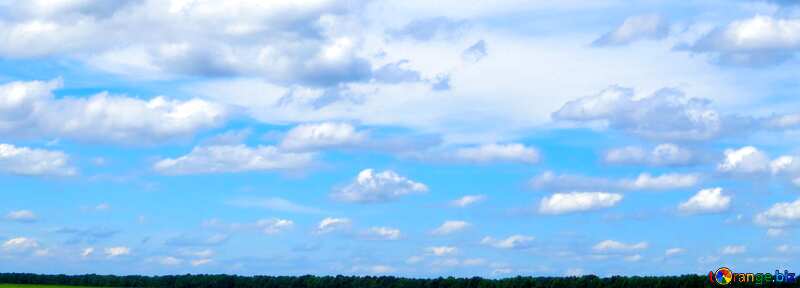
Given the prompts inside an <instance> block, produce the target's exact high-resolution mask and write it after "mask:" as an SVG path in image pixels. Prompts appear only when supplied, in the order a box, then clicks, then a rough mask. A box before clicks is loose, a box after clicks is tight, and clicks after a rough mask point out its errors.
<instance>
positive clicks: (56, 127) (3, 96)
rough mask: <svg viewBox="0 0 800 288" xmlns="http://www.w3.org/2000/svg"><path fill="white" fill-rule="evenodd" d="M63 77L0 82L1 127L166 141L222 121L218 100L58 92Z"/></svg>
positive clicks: (24, 133) (19, 132)
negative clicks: (71, 95)
mask: <svg viewBox="0 0 800 288" xmlns="http://www.w3.org/2000/svg"><path fill="white" fill-rule="evenodd" d="M61 86H62V84H61V80H53V81H49V82H41V81H30V82H11V83H6V84H3V85H0V114H3V116H0V133H3V134H10V135H13V136H16V137H31V136H39V137H45V136H46V137H52V136H54V135H56V136H60V137H67V138H72V139H79V140H91V141H98V142H116V143H123V144H131V143H152V142H162V141H165V140H170V139H174V138H180V137H185V136H190V135H193V134H194V133H195V132H197V131H199V130H202V129H207V128H211V127H215V126H217V125H219V124H220V123H221V122H223V121H224V120H225V118H226V114H227V112H226V111H225V109H224V108H223V107H222V106H220V105H217V104H214V103H211V102H208V101H205V100H199V99H189V100H185V101H181V100H170V99H167V98H165V97H161V96H159V97H155V98H152V99H149V100H141V99H138V98H131V97H126V96H117V95H110V94H108V93H105V92H103V93H100V94H96V95H92V96H89V97H81V98H68V97H64V98H55V96H54V95H53V91H54V90H56V89H58V88H60V87H61Z"/></svg>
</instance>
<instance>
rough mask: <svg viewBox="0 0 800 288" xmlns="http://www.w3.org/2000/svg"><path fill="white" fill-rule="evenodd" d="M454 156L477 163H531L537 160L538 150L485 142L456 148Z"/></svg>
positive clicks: (518, 145) (520, 145)
mask: <svg viewBox="0 0 800 288" xmlns="http://www.w3.org/2000/svg"><path fill="white" fill-rule="evenodd" d="M454 157H455V158H456V159H460V160H464V161H470V162H477V163H489V162H517V163H529V164H532V163H537V162H539V150H537V149H536V148H532V147H526V146H525V145H522V144H516V143H512V144H486V145H481V146H477V147H467V148H460V149H457V150H456V151H455V153H454Z"/></svg>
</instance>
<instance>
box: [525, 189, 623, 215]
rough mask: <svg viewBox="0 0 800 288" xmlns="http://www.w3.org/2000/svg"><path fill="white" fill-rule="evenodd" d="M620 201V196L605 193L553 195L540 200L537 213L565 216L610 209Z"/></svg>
mask: <svg viewBox="0 0 800 288" xmlns="http://www.w3.org/2000/svg"><path fill="white" fill-rule="evenodd" d="M620 200H622V195H621V194H615V193H606V192H570V193H555V194H552V195H550V196H547V197H544V198H542V200H541V202H539V212H540V213H542V214H565V213H574V212H583V211H590V210H597V209H604V208H610V207H613V206H614V205H616V204H617V203H618V202H619V201H620Z"/></svg>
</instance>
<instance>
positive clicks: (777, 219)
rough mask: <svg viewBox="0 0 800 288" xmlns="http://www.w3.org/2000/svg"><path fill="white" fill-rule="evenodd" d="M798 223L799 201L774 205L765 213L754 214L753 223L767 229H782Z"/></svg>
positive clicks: (799, 213) (799, 217)
mask: <svg viewBox="0 0 800 288" xmlns="http://www.w3.org/2000/svg"><path fill="white" fill-rule="evenodd" d="M798 221H800V199H798V200H796V201H794V202H779V203H775V204H774V205H772V207H770V208H769V209H767V211H764V212H761V213H758V214H756V216H755V222H756V223H757V224H760V225H764V226H768V227H784V226H788V225H790V224H792V223H794V222H798Z"/></svg>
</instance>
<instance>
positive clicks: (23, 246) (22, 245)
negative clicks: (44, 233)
mask: <svg viewBox="0 0 800 288" xmlns="http://www.w3.org/2000/svg"><path fill="white" fill-rule="evenodd" d="M38 247H39V242H38V241H36V240H34V239H31V238H26V237H17V238H11V239H8V240H6V242H3V249H4V250H6V251H12V252H25V251H29V250H31V249H36V248H38Z"/></svg>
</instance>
